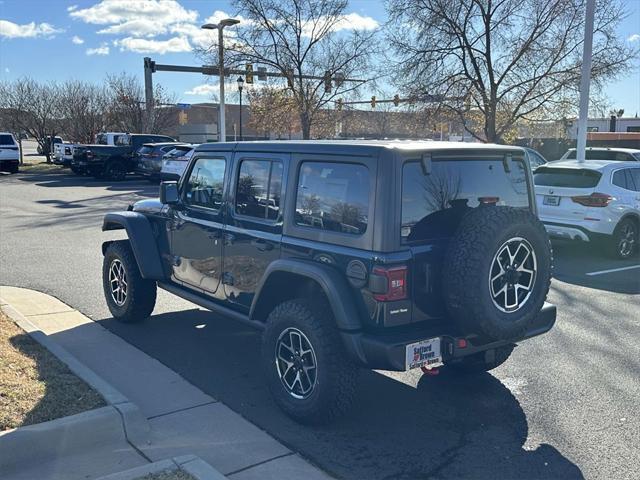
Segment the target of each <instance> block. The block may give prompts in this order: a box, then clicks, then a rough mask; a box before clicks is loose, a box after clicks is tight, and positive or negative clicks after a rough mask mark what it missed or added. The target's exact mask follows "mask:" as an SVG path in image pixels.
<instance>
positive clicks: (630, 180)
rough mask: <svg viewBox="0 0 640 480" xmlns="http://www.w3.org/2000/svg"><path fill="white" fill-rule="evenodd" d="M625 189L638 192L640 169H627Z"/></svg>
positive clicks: (639, 187) (639, 190) (639, 188)
mask: <svg viewBox="0 0 640 480" xmlns="http://www.w3.org/2000/svg"><path fill="white" fill-rule="evenodd" d="M625 172H626V173H627V189H628V190H633V191H634V192H640V168H627V169H625Z"/></svg>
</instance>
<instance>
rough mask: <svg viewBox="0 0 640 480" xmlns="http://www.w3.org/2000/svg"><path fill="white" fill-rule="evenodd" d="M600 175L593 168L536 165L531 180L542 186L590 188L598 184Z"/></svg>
mask: <svg viewBox="0 0 640 480" xmlns="http://www.w3.org/2000/svg"><path fill="white" fill-rule="evenodd" d="M601 176H602V174H601V173H600V172H596V171H595V170H587V169H578V168H552V167H538V168H537V169H536V172H535V173H534V175H533V181H534V183H535V184H536V185H541V186H543V187H570V188H592V187H595V186H596V185H597V184H598V182H599V181H600V177H601Z"/></svg>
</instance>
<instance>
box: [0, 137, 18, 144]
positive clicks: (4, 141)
mask: <svg viewBox="0 0 640 480" xmlns="http://www.w3.org/2000/svg"><path fill="white" fill-rule="evenodd" d="M0 145H15V144H14V142H13V137H12V136H11V135H6V134H3V135H0Z"/></svg>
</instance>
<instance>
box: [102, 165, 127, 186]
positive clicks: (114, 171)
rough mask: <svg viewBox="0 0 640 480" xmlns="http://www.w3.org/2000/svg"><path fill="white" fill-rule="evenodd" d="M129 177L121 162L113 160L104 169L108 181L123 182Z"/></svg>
mask: <svg viewBox="0 0 640 480" xmlns="http://www.w3.org/2000/svg"><path fill="white" fill-rule="evenodd" d="M126 176H127V169H126V167H125V164H124V162H123V161H121V160H113V161H111V162H109V163H107V164H106V165H105V167H104V177H105V178H107V179H108V180H115V181H118V182H119V181H121V180H124V179H125V177H126Z"/></svg>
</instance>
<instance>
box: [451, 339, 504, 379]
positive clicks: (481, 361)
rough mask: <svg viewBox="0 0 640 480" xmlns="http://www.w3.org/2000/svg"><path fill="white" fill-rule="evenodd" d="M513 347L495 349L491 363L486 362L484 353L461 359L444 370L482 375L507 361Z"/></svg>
mask: <svg viewBox="0 0 640 480" xmlns="http://www.w3.org/2000/svg"><path fill="white" fill-rule="evenodd" d="M514 348H515V345H505V346H502V347H498V348H496V349H495V355H494V358H493V360H492V361H490V362H487V361H486V356H485V352H480V353H476V354H474V355H469V356H468V357H464V358H462V360H460V361H459V362H455V363H451V364H447V365H445V368H446V370H452V371H454V372H456V373H462V374H474V373H483V372H488V371H489V370H493V369H494V368H497V367H499V366H500V365H502V364H503V363H504V362H506V361H507V360H508V359H509V356H510V355H511V353H512V352H513V349H514Z"/></svg>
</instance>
